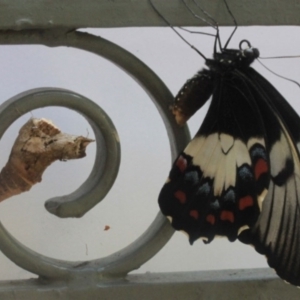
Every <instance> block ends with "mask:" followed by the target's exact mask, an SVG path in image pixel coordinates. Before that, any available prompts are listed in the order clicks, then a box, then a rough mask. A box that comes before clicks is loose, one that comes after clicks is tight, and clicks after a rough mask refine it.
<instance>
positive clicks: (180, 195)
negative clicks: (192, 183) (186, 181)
mask: <svg viewBox="0 0 300 300" xmlns="http://www.w3.org/2000/svg"><path fill="white" fill-rule="evenodd" d="M174 196H175V198H176V199H177V200H178V201H179V202H180V203H181V204H184V203H185V202H186V194H185V192H183V191H180V190H178V191H176V192H175V193H174Z"/></svg>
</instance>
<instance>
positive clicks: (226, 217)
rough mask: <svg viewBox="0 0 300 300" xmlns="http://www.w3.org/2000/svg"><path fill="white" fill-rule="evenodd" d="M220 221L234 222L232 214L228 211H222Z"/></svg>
mask: <svg viewBox="0 0 300 300" xmlns="http://www.w3.org/2000/svg"><path fill="white" fill-rule="evenodd" d="M220 219H221V220H222V221H229V222H231V223H233V222H234V215H233V212H231V211H229V210H223V211H222V212H221V215H220Z"/></svg>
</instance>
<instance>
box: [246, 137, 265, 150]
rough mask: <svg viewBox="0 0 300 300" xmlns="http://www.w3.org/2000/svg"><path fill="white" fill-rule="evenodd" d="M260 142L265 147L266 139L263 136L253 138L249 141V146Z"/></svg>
mask: <svg viewBox="0 0 300 300" xmlns="http://www.w3.org/2000/svg"><path fill="white" fill-rule="evenodd" d="M255 144H260V145H262V146H263V147H265V141H264V139H262V138H251V139H249V140H248V142H247V148H248V149H250V148H251V147H252V146H253V145H255Z"/></svg>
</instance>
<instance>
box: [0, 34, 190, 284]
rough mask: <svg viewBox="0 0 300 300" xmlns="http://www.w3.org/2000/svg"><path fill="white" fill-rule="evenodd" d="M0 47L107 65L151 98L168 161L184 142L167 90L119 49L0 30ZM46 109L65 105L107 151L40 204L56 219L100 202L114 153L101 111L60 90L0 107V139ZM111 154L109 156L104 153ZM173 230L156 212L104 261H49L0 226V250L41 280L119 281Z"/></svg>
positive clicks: (76, 38)
mask: <svg viewBox="0 0 300 300" xmlns="http://www.w3.org/2000/svg"><path fill="white" fill-rule="evenodd" d="M0 44H6V45H12V44H41V45H47V46H51V47H55V46H69V47H75V48H78V49H83V50H86V51H89V52H93V53H95V54H97V55H100V56H102V57H104V58H106V59H108V60H110V61H112V62H113V63H114V64H116V65H117V66H118V67H120V68H121V69H123V70H124V71H125V72H127V73H128V74H129V75H130V76H132V77H133V78H134V79H135V80H136V81H137V82H138V83H139V84H140V85H141V86H142V87H143V88H144V90H145V91H146V92H147V93H148V95H149V96H150V97H151V99H152V100H153V102H154V104H155V105H156V107H157V109H158V110H159V112H160V114H161V116H162V118H163V121H164V123H165V126H166V129H167V133H168V136H169V140H170V146H171V153H172V158H173V159H174V158H175V156H176V155H177V153H178V152H179V151H180V150H181V149H183V148H184V146H185V145H186V144H187V142H188V141H189V133H188V130H187V128H186V127H184V128H179V127H178V126H177V125H176V124H175V122H174V119H173V117H172V116H171V114H170V112H169V104H170V102H172V99H173V96H172V95H171V93H170V92H169V90H168V89H167V88H166V86H165V85H164V84H163V82H162V81H161V80H160V79H159V78H158V77H157V76H156V75H155V74H154V73H153V72H152V71H151V70H150V69H149V68H148V67H147V66H146V65H145V64H143V63H142V62H141V61H140V60H138V59H137V58H136V57H135V56H133V55H132V54H130V53H129V52H127V51H126V50H124V49H122V48H120V47H119V46H117V45H115V44H113V43H111V42H109V41H107V40H105V39H102V38H100V37H96V36H93V35H90V34H86V33H81V32H76V31H71V32H66V31H62V30H45V31H41V30H36V31H35V30H30V31H20V32H15V31H11V32H9V31H6V32H0ZM83 103H84V104H83ZM86 104H88V105H86ZM50 105H51V106H57V105H58V106H65V107H68V108H71V109H74V110H76V111H78V112H79V113H81V114H82V115H83V116H85V118H86V119H87V120H88V122H89V123H90V124H91V126H92V128H93V130H94V132H95V136H96V140H97V148H98V149H102V148H106V149H109V151H104V152H102V153H101V155H100V152H99V151H100V150H99V151H97V156H96V161H95V165H94V167H93V170H92V173H91V175H90V176H89V178H88V179H87V181H86V182H84V183H83V185H82V186H81V187H79V188H78V189H77V190H76V191H75V192H74V193H72V194H71V195H68V196H65V197H58V198H54V199H50V200H48V201H47V202H46V208H47V209H48V211H50V212H51V213H53V214H56V215H57V216H59V217H69V216H73V217H74V216H75V217H79V216H81V215H83V214H84V213H85V212H86V211H88V210H89V209H90V208H92V207H93V206H94V205H95V204H97V203H98V202H99V201H101V199H102V198H103V197H104V196H105V194H106V192H107V191H108V190H109V188H110V187H111V185H112V184H113V182H114V179H115V176H116V174H117V171H118V167H119V163H118V162H119V150H120V149H119V144H118V142H117V140H116V131H115V129H114V126H113V124H112V122H111V121H110V120H109V118H108V117H107V116H106V115H105V113H104V112H103V111H102V110H101V108H99V107H98V106H97V105H96V104H95V103H93V102H91V101H90V100H88V99H86V98H84V97H83V96H80V95H78V94H76V93H73V92H70V91H67V90H62V89H38V90H32V91H29V92H26V93H24V94H21V95H19V96H17V97H15V98H13V99H11V100H9V101H7V102H5V103H4V104H3V105H2V106H1V107H0V124H1V125H0V136H1V135H2V134H3V133H4V132H5V130H6V129H7V128H8V126H9V125H10V124H11V123H12V122H13V121H14V120H15V119H16V118H17V117H19V116H20V114H24V113H26V112H27V111H29V110H32V109H34V108H38V107H44V106H50ZM16 108H17V109H16ZM103 145H105V147H102V146H103ZM111 150H112V152H113V154H109V153H110V152H111ZM103 155H104V156H105V155H106V156H107V161H108V162H109V163H108V165H107V164H106V165H105V164H103V161H105V160H103V159H101V157H102V158H103ZM109 155H111V156H109ZM114 159H116V161H117V162H116V164H114V165H113V167H112V166H111V165H110V162H112V161H113V160H114ZM173 232H174V231H173V229H172V228H171V226H170V225H169V223H168V222H167V221H166V219H165V217H164V216H162V215H161V214H160V213H158V215H157V217H156V218H155V220H154V221H153V223H152V224H151V225H150V227H149V228H148V229H147V230H146V231H145V232H144V233H143V234H142V235H141V236H140V237H139V238H138V239H137V240H135V241H134V242H133V243H132V244H130V245H129V246H127V247H125V248H124V249H122V250H120V251H118V252H116V253H114V254H112V255H110V256H108V257H104V258H101V259H96V260H92V261H86V262H80V263H78V262H67V261H62V260H56V259H52V258H49V257H46V256H43V255H41V254H38V253H36V252H34V251H32V250H31V249H29V248H27V247H26V246H24V245H23V244H21V243H20V242H19V241H17V240H16V239H15V238H14V237H13V236H11V234H10V233H9V232H8V231H6V229H5V228H4V227H3V225H1V223H0V250H1V251H2V252H3V253H4V254H5V255H6V256H8V257H9V258H10V259H11V260H12V261H13V262H15V263H16V264H18V265H19V266H20V267H22V268H24V269H26V270H28V271H30V272H32V273H35V274H38V275H40V276H41V277H43V278H48V279H56V280H57V279H78V278H83V277H84V278H87V277H88V278H90V279H91V278H95V279H99V278H108V277H122V276H124V275H126V274H127V273H128V272H130V271H132V270H134V269H137V268H139V267H140V266H141V265H142V264H143V263H145V262H146V261H147V260H149V259H150V258H151V257H152V256H154V255H155V254H156V253H157V252H158V251H159V250H160V249H161V248H162V247H163V246H164V245H165V244H166V243H167V242H168V240H169V239H170V237H171V236H172V234H173Z"/></svg>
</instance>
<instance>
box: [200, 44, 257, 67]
mask: <svg viewBox="0 0 300 300" xmlns="http://www.w3.org/2000/svg"><path fill="white" fill-rule="evenodd" d="M244 44H246V45H247V47H245V48H244V47H243V45H244ZM258 57H259V51H258V49H257V48H252V46H251V44H250V43H249V42H248V41H247V40H242V41H241V42H240V46H239V49H222V51H221V52H216V53H214V58H213V59H207V60H206V65H207V66H208V67H209V68H210V69H211V70H212V71H215V72H217V73H225V72H228V71H232V70H233V69H245V68H248V67H249V66H250V65H251V64H252V63H253V61H254V60H255V59H257V58H258Z"/></svg>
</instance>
